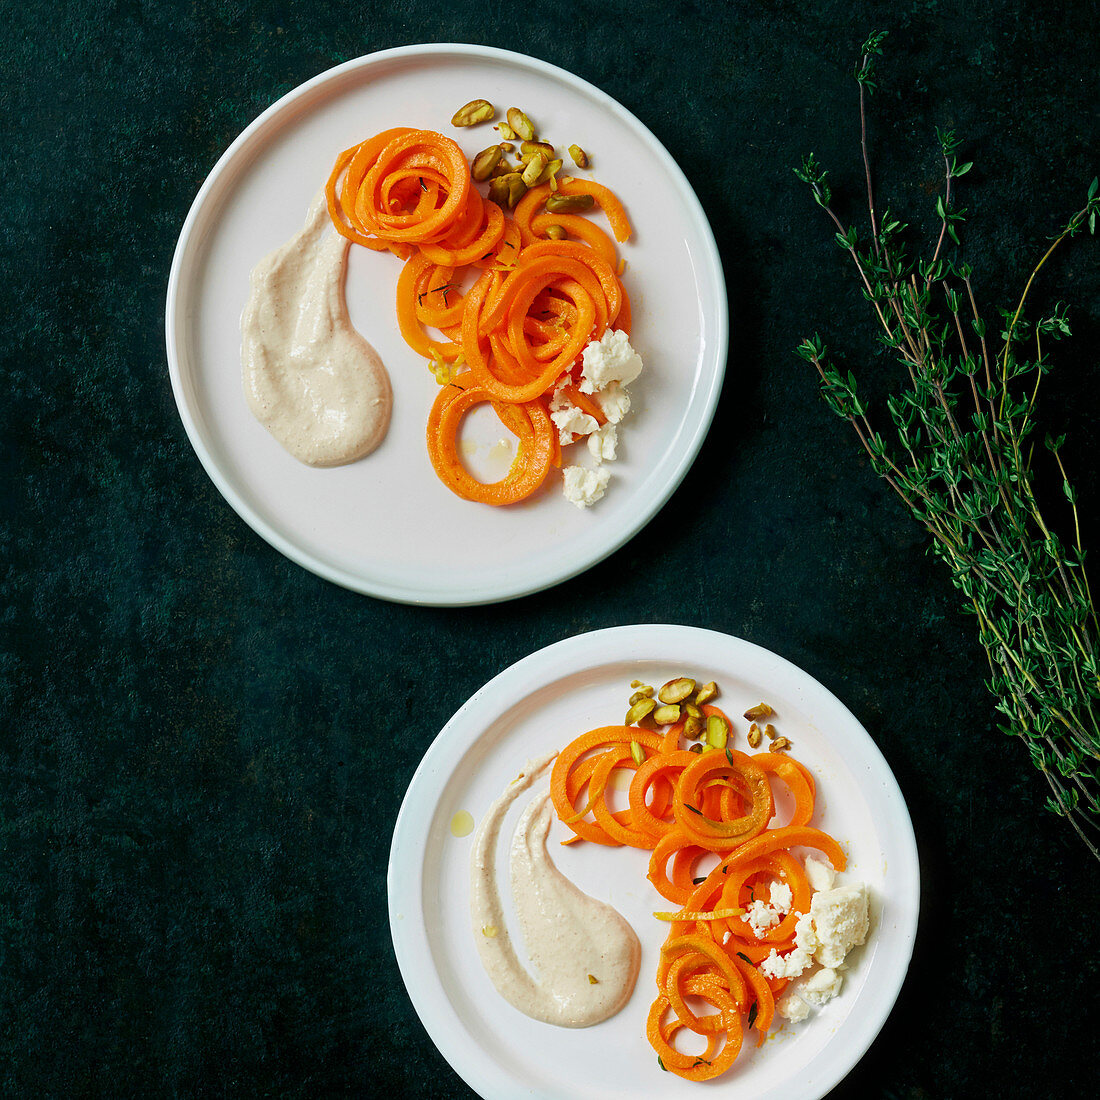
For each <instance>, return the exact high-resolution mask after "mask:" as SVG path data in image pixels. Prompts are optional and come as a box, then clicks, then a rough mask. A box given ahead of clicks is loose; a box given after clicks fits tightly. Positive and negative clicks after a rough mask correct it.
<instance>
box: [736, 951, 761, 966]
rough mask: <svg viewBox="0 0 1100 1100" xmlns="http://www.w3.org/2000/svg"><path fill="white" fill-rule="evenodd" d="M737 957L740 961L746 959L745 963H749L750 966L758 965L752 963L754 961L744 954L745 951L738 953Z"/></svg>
mask: <svg viewBox="0 0 1100 1100" xmlns="http://www.w3.org/2000/svg"><path fill="white" fill-rule="evenodd" d="M737 957H738V958H739V959H744V960H745V962H747V963H748V964H749V966H755V965H756V963H754V962H753V961H752V959H750V958H749V957H748V955H746V954H745V952H744V951H738V952H737Z"/></svg>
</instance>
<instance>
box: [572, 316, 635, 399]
mask: <svg viewBox="0 0 1100 1100" xmlns="http://www.w3.org/2000/svg"><path fill="white" fill-rule="evenodd" d="M581 364H582V372H583V377H582V379H581V384H580V390H581V393H595V392H596V391H597V390H602V389H605V388H606V387H607V386H608V384H609V383H611V382H620V383H621V384H622V385H624V386H629V385H630V383H631V382H633V381H634V379H635V378H637V377H638V375H639V374H641V373H642V357H641V356H640V355H639V354H638V353H637V352H636V351H635V350H634V349H633V348H632V347H631V346H630V340H629V339H628V338H627V335H626V333H625V332H623V331H622V329H608V330H607V331H606V332H605V333H604V334H603V336H601V337H600V338H599V340H593V341H592V342H591V343H590V344H589V345H588V347H586V348H585V349H584V353H583V355H582V356H581Z"/></svg>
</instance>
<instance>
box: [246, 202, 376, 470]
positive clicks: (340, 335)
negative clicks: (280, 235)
mask: <svg viewBox="0 0 1100 1100" xmlns="http://www.w3.org/2000/svg"><path fill="white" fill-rule="evenodd" d="M349 244H350V242H349V241H347V240H346V239H345V238H343V237H341V236H340V235H339V234H338V233H337V232H336V231H335V230H334V229H333V228H332V223H331V221H330V220H329V216H328V210H327V209H326V206H325V198H324V194H321V195H318V196H317V198H316V199H315V200H314V202H313V205H312V206H311V207H310V210H309V214H308V216H307V218H306V224H305V226H304V228H303V229H302V230H301V231H300V232H299V233H297V234H296V235H295V236H293V237H292V238H291V239H290V240H289V241H287V243H286V244H284V245H283V246H282V247H281V248H278V249H276V250H275V251H274V252H272V253H271V255H270V256H268V257H267V258H266V259H264V260H261V261H260V263H258V264H257V265H256V267H255V269H254V270H253V272H252V277H251V283H252V292H251V294H250V295H249V299H248V304H247V305H246V306H245V309H244V313H243V314H242V316H241V364H242V368H243V376H244V392H245V398H246V400H247V401H248V406H249V408H250V409H251V410H252V412H253V414H254V415H255V417H256V419H257V420H259V421H260V423H261V424H263V426H264V427H265V428H267V430H268V431H269V432H271V434H272V435H273V436H274V437H275V438H276V439H277V440H278V441H279V442H280V443H281V444H282V445H283V446H284V447H285V448H286V449H287V450H288V451H289V452H290V453H291V454H292V455H293V456H294V457H295V458H297V459H299V460H300V461H301V462H304V463H306V464H307V465H309V466H340V465H343V464H344V463H347V462H354V461H355V460H356V459H357V458H362V457H363V456H364V455H366V454H369V453H370V452H371V451H373V450H374V449H375V448H376V447H377V446H378V445H379V444H380V443H381V442H382V440H383V439H384V438H385V436H386V430H387V428H388V427H389V423H390V410H391V408H392V406H393V394H392V391H391V390H390V380H389V376H388V375H387V374H386V368H385V367H384V366H383V365H382V360H381V359H380V358H379V357H378V353H377V352H376V351H375V350H374V348H372V347H371V346H370V344H369V343H367V341H366V340H364V339H363V337H362V336H361V335H360V334H359V333H358V332H356V331H355V329H354V327H353V326H352V323H351V318H350V317H349V316H348V307H347V302H346V301H345V299H344V283H345V281H346V278H347V266H348V247H349Z"/></svg>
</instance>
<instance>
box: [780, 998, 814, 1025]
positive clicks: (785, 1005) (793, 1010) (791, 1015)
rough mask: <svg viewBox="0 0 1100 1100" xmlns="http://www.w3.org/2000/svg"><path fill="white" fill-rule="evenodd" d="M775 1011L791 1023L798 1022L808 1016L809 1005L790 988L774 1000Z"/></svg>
mask: <svg viewBox="0 0 1100 1100" xmlns="http://www.w3.org/2000/svg"><path fill="white" fill-rule="evenodd" d="M775 1011H776V1012H778V1013H779V1015H780V1016H783V1017H784V1018H786V1019H788V1020H790V1021H791V1023H792V1024H799V1023H801V1022H802V1021H803V1020H804V1019H806V1017H807V1016H809V1014H810V1006H809V1005H808V1004H807V1003H806V1002H805V1001H804V1000H803V999H802V998H801V997H800V996H799V995H798V994H797V993H795V992H794V990H792V991H791V992H790V993H786V994H784V996H782V997H780V998H779V1000H778V1001H776V1002H775Z"/></svg>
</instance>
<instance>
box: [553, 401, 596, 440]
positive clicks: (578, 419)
mask: <svg viewBox="0 0 1100 1100" xmlns="http://www.w3.org/2000/svg"><path fill="white" fill-rule="evenodd" d="M550 419H551V420H552V421H553V422H554V427H555V428H557V429H558V441H559V442H560V443H562V444H563V445H567V444H569V443H572V442H573V436H575V435H590V434H591V433H592V432H594V431H595V430H596V429H597V428H598V427H599V424H598V423H597V422H596V418H595V417H594V416H589V415H588V413H586V412H581V410H580V409H578V408H577V406H576V405H563V406H562V407H561V408H560V409H557V410H555V411H553V412H551V413H550Z"/></svg>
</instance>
